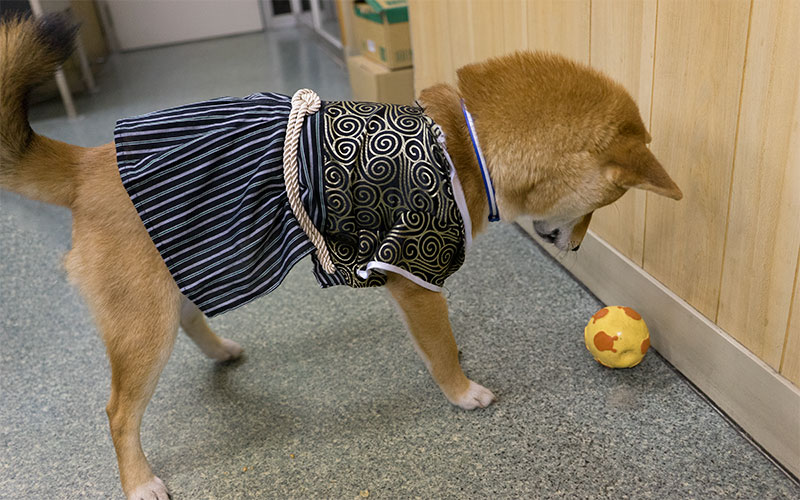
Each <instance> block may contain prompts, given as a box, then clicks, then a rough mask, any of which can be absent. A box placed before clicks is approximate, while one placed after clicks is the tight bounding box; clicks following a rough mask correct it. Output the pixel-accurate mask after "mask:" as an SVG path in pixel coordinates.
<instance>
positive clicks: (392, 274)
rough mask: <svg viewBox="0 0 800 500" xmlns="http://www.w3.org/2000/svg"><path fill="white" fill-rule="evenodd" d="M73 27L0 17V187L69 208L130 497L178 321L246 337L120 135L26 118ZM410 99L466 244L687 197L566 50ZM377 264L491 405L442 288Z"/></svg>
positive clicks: (438, 349)
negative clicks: (208, 309) (632, 201)
mask: <svg viewBox="0 0 800 500" xmlns="http://www.w3.org/2000/svg"><path fill="white" fill-rule="evenodd" d="M75 32H76V29H75V27H74V26H73V25H72V24H70V23H69V21H68V20H66V19H65V18H63V17H59V16H46V17H43V18H41V19H39V20H32V19H13V20H9V21H6V22H4V23H3V24H2V26H1V27H0V58H1V59H0V85H2V87H0V162H2V163H0V186H2V187H3V188H4V189H8V190H11V191H14V192H17V193H19V194H22V195H24V196H28V197H30V198H33V199H36V200H40V201H43V202H46V203H53V204H58V205H62V206H65V207H68V208H69V209H70V210H71V211H72V214H73V242H72V243H73V246H72V249H71V250H70V251H69V252H68V254H67V256H66V259H65V265H66V269H67V272H68V274H69V277H70V279H71V281H72V282H74V283H75V284H76V285H77V286H78V287H79V289H80V291H81V293H82V294H83V296H84V297H85V299H86V301H87V302H88V304H89V306H90V309H91V311H92V313H93V315H94V317H95V320H96V323H97V326H98V329H99V332H100V334H101V337H102V338H103V340H104V342H105V344H106V346H107V352H108V357H109V360H110V364H111V372H112V380H111V396H110V400H109V402H108V406H107V408H106V410H107V413H108V418H109V424H110V430H111V436H112V439H113V442H114V446H115V449H116V453H117V459H118V464H119V470H120V478H121V482H122V488H123V490H124V492H125V494H126V495H127V496H128V498H131V499H160V500H164V499H166V498H168V493H167V489H166V487H165V485H164V484H163V482H162V481H161V480H160V479H159V478H158V477H156V476H155V475H154V473H153V471H152V470H151V468H150V465H149V464H148V462H147V459H146V458H145V455H144V452H143V451H142V447H141V443H140V438H139V428H140V424H141V419H142V415H143V414H144V411H145V408H146V407H147V404H148V402H149V400H150V398H151V396H152V394H153V391H154V390H155V387H156V383H157V381H158V378H159V375H160V373H161V371H162V369H163V367H164V366H165V364H166V362H167V360H168V359H169V357H170V353H171V350H172V346H173V343H174V341H175V337H176V334H177V331H178V327H179V326H180V327H181V328H182V329H183V330H184V331H185V332H186V334H187V335H188V336H189V337H190V338H191V339H192V340H193V341H194V342H195V343H196V344H197V345H198V346H199V348H200V349H201V350H202V351H203V352H204V353H205V354H206V355H207V356H208V357H210V358H212V359H215V360H218V361H226V360H231V359H235V358H237V357H239V356H240V355H241V353H242V348H241V347H240V346H239V345H238V344H237V343H236V342H234V341H232V340H228V339H224V338H220V337H218V336H217V335H216V334H215V333H214V332H213V331H212V330H211V329H210V328H209V326H208V325H207V323H206V321H205V319H204V314H203V312H202V311H201V309H200V308H199V307H198V305H196V304H195V303H194V302H193V301H192V300H189V299H188V298H187V297H186V295H185V294H184V293H182V290H183V289H182V288H180V287H179V284H178V283H176V278H175V276H174V270H173V269H172V268H171V267H170V265H171V264H169V263H167V262H165V258H164V256H163V255H162V253H160V250H161V248H159V247H157V242H154V238H153V233H152V231H151V228H150V227H146V223H145V222H144V221H143V218H142V212H141V211H140V210H137V208H138V207H137V206H136V203H138V202H139V201H138V199H137V200H134V201H133V202H132V197H131V194H130V193H129V192H128V191H127V190H126V186H125V185H123V180H122V179H121V172H122V166H121V165H119V164H118V158H119V155H118V153H119V151H118V150H117V149H118V148H117V147H116V146H115V143H113V142H112V143H109V144H106V145H102V146H98V147H93V148H84V147H78V146H73V145H70V144H65V143H63V142H59V141H55V140H52V139H49V138H47V137H43V136H40V135H37V134H36V133H35V132H34V131H33V130H32V129H31V127H30V125H29V123H28V119H27V97H28V94H29V92H30V90H31V88H32V87H33V86H34V85H35V84H37V83H38V82H40V81H42V80H44V79H46V78H49V77H51V76H52V73H53V71H54V70H55V69H56V68H57V67H58V65H59V64H61V62H63V61H64V60H65V59H66V58H67V57H68V55H69V54H70V52H71V50H72V44H73V39H74V36H75ZM419 103H420V105H421V107H422V109H423V110H424V117H423V118H424V119H425V120H428V119H429V120H430V121H431V123H435V125H436V127H439V128H440V130H441V132H442V139H443V142H444V145H443V148H444V149H443V151H446V153H447V155H448V157H449V159H450V161H451V162H452V163H451V165H452V168H454V173H453V179H456V178H457V179H458V189H455V188H454V187H453V186H455V184H453V186H451V188H452V189H451V190H455V191H457V192H460V193H462V194H463V210H464V212H463V213H462V214H461V215H460V218H459V216H458V214H457V213H456V218H457V219H458V220H460V221H461V222H459V224H461V225H460V226H458V227H459V228H461V229H462V230H463V231H464V232H465V233H466V234H464V237H465V239H466V240H468V239H469V238H471V237H472V236H474V235H477V234H478V233H480V232H481V231H482V230H483V229H484V227H485V226H486V223H487V222H488V220H489V218H490V217H493V216H497V215H499V218H501V219H502V220H503V221H506V222H512V221H514V220H515V219H517V218H520V217H530V218H533V220H534V221H535V223H534V227H535V229H536V231H537V232H538V233H539V234H540V236H542V237H543V238H544V239H546V240H548V241H549V242H551V243H552V244H554V245H555V246H556V247H558V248H559V249H561V250H577V249H578V247H579V246H580V244H581V241H582V240H583V237H584V235H585V234H586V231H587V229H588V226H589V222H590V220H591V216H592V213H593V211H594V210H596V209H598V208H600V207H602V206H605V205H608V204H610V203H612V202H614V201H615V200H617V199H618V198H619V197H620V196H622V195H623V194H624V193H625V192H626V191H627V190H628V189H631V188H636V189H646V190H650V191H653V192H655V193H658V194H660V195H664V196H668V197H670V198H673V199H676V200H678V199H680V198H681V197H682V194H681V191H680V189H679V188H678V186H676V185H675V183H674V182H673V181H672V180H671V179H670V177H669V175H668V174H667V173H666V171H665V170H664V168H663V167H662V166H661V165H660V164H659V162H658V161H657V160H656V158H655V157H654V156H653V155H652V154H651V153H650V151H649V150H648V148H647V146H646V144H647V143H648V142H650V136H649V134H648V132H647V130H646V129H645V126H644V124H643V123H642V120H641V118H640V115H639V111H638V108H637V106H636V104H635V103H634V101H633V100H632V99H631V97H630V96H629V95H628V93H627V92H626V91H625V90H624V89H623V88H622V87H621V86H620V85H618V84H616V83H614V82H613V81H611V80H610V79H609V78H607V77H605V76H603V75H602V74H600V73H598V72H597V71H595V70H592V69H591V68H588V67H586V66H583V65H580V64H577V63H574V62H571V61H569V60H566V59H564V58H562V57H559V56H556V55H552V54H544V53H531V52H518V53H515V54H511V55H507V56H503V57H499V58H495V59H491V60H488V61H486V62H483V63H477V64H470V65H467V66H465V67H463V68H461V69H460V70H458V85H457V87H454V86H451V85H445V84H440V85H435V86H433V87H430V88H427V89H425V90H423V91H422V92H421V94H420V96H419ZM421 113H422V112H420V115H421ZM423 118H420V119H423ZM333 139H335V138H333ZM199 142H200V143H202V141H199ZM198 147H202V144H200V145H199V146H198ZM399 154H400V155H401V156H402V155H403V154H405V153H399ZM412 163H413V162H412ZM445 167H446V165H445ZM323 174H324V172H323ZM445 177H446V176H445ZM426 182H427V181H426ZM442 182H451V181H450V180H448V179H446V178H445V179H444V180H443V181H442ZM452 182H454V183H455V181H454V180H453V181H452ZM490 185H491V187H492V188H491V189H489V186H490ZM326 186H328V185H327V184H326ZM148 189H149V188H148ZM375 203H379V202H378V201H376V202H375ZM454 213H455V212H454ZM462 219H463V220H462ZM467 221H469V223H467ZM325 230H326V229H325V228H320V231H322V232H325ZM378 271H379V272H380V274H381V276H382V278H381V279H382V280H383V281H382V284H383V283H385V285H386V287H387V288H388V290H389V292H390V294H391V296H392V297H393V298H394V299H395V300H396V301H397V303H398V305H399V307H400V310H401V311H402V312H403V314H404V316H405V320H406V325H407V327H408V330H409V331H410V333H411V337H412V339H413V341H414V344H415V347H416V349H417V352H418V353H419V355H420V357H421V358H422V360H423V362H424V363H425V365H426V367H427V368H428V370H429V372H430V374H431V376H432V377H433V379H434V380H435V382H436V383H437V384H438V385H439V387H440V388H441V390H442V392H443V393H444V395H445V397H446V398H447V399H448V400H449V401H450V402H451V403H453V404H455V405H458V406H460V407H461V408H464V409H474V408H479V407H485V406H487V405H489V404H491V403H492V401H493V400H494V396H493V394H492V392H491V391H490V390H489V389H487V388H485V387H483V386H481V385H479V384H477V383H475V382H473V381H471V380H469V379H468V378H467V377H466V376H465V375H464V373H463V371H462V369H461V366H460V364H459V360H458V349H457V347H456V343H455V340H454V338H453V334H452V331H451V327H450V322H449V319H448V311H447V303H446V301H445V298H444V297H443V296H442V294H441V293H439V292H437V291H436V290H435V289H433V288H432V287H427V286H425V283H422V284H420V282H419V281H418V280H416V279H415V275H413V273H411V274H408V273H406V272H402V270H393V269H392V268H389V267H384V268H378ZM348 284H349V283H348Z"/></svg>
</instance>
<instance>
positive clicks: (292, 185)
mask: <svg viewBox="0 0 800 500" xmlns="http://www.w3.org/2000/svg"><path fill="white" fill-rule="evenodd" d="M319 108H320V100H319V96H318V95H317V94H316V92H314V91H313V90H309V89H300V90H298V91H297V92H295V93H294V95H293V96H292V111H291V112H290V113H289V123H288V124H287V125H286V141H285V142H284V144H283V178H284V182H285V183H286V195H287V196H288V197H289V206H290V207H292V212H293V213H294V216H295V218H296V219H297V222H299V223H300V227H301V228H303V231H304V232H305V233H306V236H308V239H309V240H311V243H313V244H314V247H316V249H317V259H318V260H319V262H320V264H322V268H323V269H325V272H326V273H329V274H333V273H335V272H336V268H335V267H334V265H333V262H331V255H330V254H329V253H328V247H327V246H325V240H324V239H323V238H322V235H321V234H319V231H317V228H316V227H314V224H313V223H312V222H311V219H309V218H308V214H307V213H306V211H305V209H304V208H303V203H302V202H301V201H300V185H299V184H298V173H297V143H298V142H299V140H300V130H301V129H302V128H303V118H305V117H306V115H311V114H314V113H316V112H317V111H319Z"/></svg>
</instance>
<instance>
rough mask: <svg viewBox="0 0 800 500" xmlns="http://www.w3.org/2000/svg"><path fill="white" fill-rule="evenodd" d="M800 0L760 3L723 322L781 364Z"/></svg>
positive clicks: (792, 256) (793, 221)
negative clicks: (790, 155)
mask: <svg viewBox="0 0 800 500" xmlns="http://www.w3.org/2000/svg"><path fill="white" fill-rule="evenodd" d="M798 47H800V2H797V0H767V1H759V2H755V3H754V4H753V9H752V17H751V21H750V37H749V39H748V48H747V62H746V65H745V74H744V86H743V89H742V101H741V102H742V103H741V111H740V113H739V133H738V141H737V144H736V159H735V162H734V167H733V168H734V174H733V187H732V190H731V200H730V211H729V216H728V231H727V239H726V245H725V261H724V263H723V274H722V285H721V287H720V289H721V294H720V301H719V310H718V313H717V324H718V325H719V326H721V327H722V328H723V329H725V330H726V331H727V332H728V333H730V334H731V335H732V336H733V337H734V338H736V339H737V340H738V341H739V342H741V343H742V344H744V346H745V347H747V348H748V349H750V350H751V351H752V352H753V353H755V354H756V355H757V356H758V357H760V358H761V359H762V360H763V361H765V362H766V363H767V364H769V365H770V366H772V367H773V368H774V369H776V370H778V369H779V368H780V361H781V355H782V352H783V346H784V341H785V337H786V335H785V333H786V323H787V321H788V319H789V308H790V306H791V297H792V287H793V285H794V272H787V271H788V270H790V269H794V267H795V263H796V260H797V249H798V248H800V196H798V193H799V192H800V162H798V161H797V158H795V159H793V160H792V159H790V158H789V153H790V151H789V146H790V144H791V143H792V142H794V143H795V144H796V143H797V141H798V140H800V137H799V136H798V133H800V130H798V128H794V129H793V127H792V124H793V122H794V123H795V124H796V123H797V121H798V120H800V102H799V101H798V94H799V93H800V62H799V61H800V59H798V56H797V49H798Z"/></svg>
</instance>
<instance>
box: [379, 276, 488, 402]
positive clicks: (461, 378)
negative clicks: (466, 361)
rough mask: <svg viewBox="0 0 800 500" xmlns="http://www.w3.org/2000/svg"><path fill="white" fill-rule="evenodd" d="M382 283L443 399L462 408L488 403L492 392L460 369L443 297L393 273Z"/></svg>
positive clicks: (456, 348)
mask: <svg viewBox="0 0 800 500" xmlns="http://www.w3.org/2000/svg"><path fill="white" fill-rule="evenodd" d="M386 286H387V288H388V289H389V292H390V293H391V294H392V297H393V298H394V299H395V301H397V304H398V305H399V306H400V310H401V311H402V313H403V316H404V318H405V321H406V324H407V325H408V331H409V332H410V333H411V337H412V339H413V340H414V346H415V347H416V350H417V353H419V355H420V357H421V358H422V361H424V362H425V366H426V367H427V368H428V371H429V372H430V373H431V375H432V376H433V379H434V380H435V381H436V383H437V384H439V387H440V388H441V389H442V392H444V395H445V396H446V397H447V399H448V400H449V401H450V402H451V403H453V404H454V405H458V406H460V407H461V408H464V409H465V410H472V409H474V408H478V407H481V408H484V407H486V406H489V405H490V404H491V403H492V401H494V394H492V392H491V391H490V390H489V389H487V388H485V387H483V386H482V385H479V384H476V383H475V382H473V381H471V380H469V379H468V378H467V377H466V375H464V372H463V371H462V370H461V364H460V363H459V362H458V347H457V346H456V341H455V338H453V331H452V329H451V328H450V318H449V317H448V314H447V301H446V300H445V298H444V296H442V294H441V293H438V292H433V291H431V290H428V289H426V288H423V287H421V286H419V285H417V284H415V283H413V282H411V281H410V280H408V279H406V278H404V277H402V276H400V275H397V274H393V273H389V279H388V280H387V282H386Z"/></svg>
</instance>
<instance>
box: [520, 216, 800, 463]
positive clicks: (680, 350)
mask: <svg viewBox="0 0 800 500" xmlns="http://www.w3.org/2000/svg"><path fill="white" fill-rule="evenodd" d="M520 226H522V228H523V229H525V230H526V231H527V232H528V233H530V234H531V236H533V238H534V239H535V240H537V241H539V242H540V243H541V240H539V238H538V237H537V236H536V234H535V232H534V231H533V226H532V224H530V223H526V222H520ZM542 247H543V248H544V249H545V250H547V251H548V252H549V253H550V254H551V255H553V257H555V258H556V260H558V261H559V262H561V264H562V265H563V266H564V267H565V268H566V269H567V270H568V271H569V272H571V273H572V274H573V275H574V276H575V277H576V278H577V279H578V280H579V281H581V282H582V283H583V284H584V285H585V286H586V287H587V288H589V290H591V291H592V293H594V294H595V295H596V296H597V297H598V298H599V299H600V300H601V301H603V302H605V303H606V304H609V305H611V304H613V305H625V306H630V307H633V308H634V309H636V310H637V311H639V313H641V314H642V316H643V317H644V318H645V319H646V320H647V325H648V327H649V329H650V339H651V345H652V346H653V347H654V348H655V349H656V350H657V351H658V352H659V354H661V355H662V356H664V358H666V359H667V360H668V361H669V362H670V363H672V365H673V366H675V368H677V369H678V370H679V371H680V372H681V373H682V374H683V375H684V376H686V378H688V379H689V380H690V381H691V382H692V383H693V384H695V385H696V386H697V387H698V388H699V389H700V390H701V391H703V392H704V393H705V394H706V395H707V396H708V397H709V398H710V399H711V400H712V401H713V402H714V403H715V404H716V405H717V406H718V407H719V408H720V409H721V410H722V411H724V412H725V413H727V414H728V415H729V416H730V417H731V418H732V419H733V420H734V421H735V422H736V423H737V424H738V425H739V426H741V427H742V429H744V430H745V431H746V432H747V433H748V434H749V435H750V436H751V437H752V438H753V439H754V440H755V441H756V442H757V443H758V444H759V445H761V446H762V447H763V448H764V449H765V450H766V451H767V452H769V453H770V454H771V455H772V456H773V457H774V458H775V459H776V460H777V461H779V462H780V463H781V464H782V465H783V466H784V467H786V469H787V470H789V471H791V472H792V473H793V474H794V475H795V476H797V477H800V389H798V387H796V386H794V385H793V384H792V383H791V382H789V381H788V380H786V379H785V378H784V377H782V376H781V375H780V374H779V373H777V372H776V371H775V370H773V369H772V368H771V367H770V366H769V365H767V364H766V363H764V362H763V361H761V360H760V359H758V358H757V357H756V356H755V355H754V354H753V353H751V352H750V351H748V350H747V349H746V348H745V347H744V346H742V345H741V344H739V343H738V342H737V341H736V340H734V339H733V338H732V337H731V336H730V335H728V334H727V333H726V332H725V331H723V330H722V329H720V328H719V327H718V326H717V325H715V324H714V323H713V322H711V321H710V320H708V319H707V318H706V317H705V316H703V315H702V314H700V313H699V312H698V311H697V310H696V309H694V308H693V307H692V306H691V305H689V304H688V303H687V302H686V301H684V300H683V299H681V298H680V297H678V296H677V295H675V294H674V293H673V292H672V291H670V290H669V289H668V288H667V287H665V286H664V285H663V284H661V283H660V282H658V281H657V280H655V279H654V278H653V277H652V276H650V275H649V274H648V273H646V272H645V271H644V270H642V268H640V267H639V266H638V265H636V264H635V263H634V262H633V261H631V260H630V259H628V258H627V257H625V256H624V255H622V254H621V253H619V252H618V251H617V250H615V249H614V248H612V247H611V246H610V245H609V244H608V243H606V242H605V241H603V240H602V239H601V238H599V237H598V236H597V235H595V234H594V233H592V232H591V231H590V232H589V233H588V234H587V235H586V238H585V239H584V241H583V244H582V245H581V250H580V252H578V254H577V255H568V256H563V257H564V258H559V257H558V250H557V249H555V247H553V246H552V245H548V244H545V243H542ZM562 253H563V252H562ZM570 253H571V252H570ZM576 257H577V258H576Z"/></svg>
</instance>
